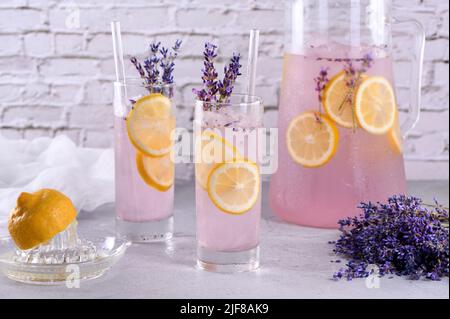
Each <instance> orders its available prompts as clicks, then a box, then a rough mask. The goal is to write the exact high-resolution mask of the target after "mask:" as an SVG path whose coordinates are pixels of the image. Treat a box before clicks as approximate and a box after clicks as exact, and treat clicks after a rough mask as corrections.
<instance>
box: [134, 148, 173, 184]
mask: <svg viewBox="0 0 450 319" xmlns="http://www.w3.org/2000/svg"><path fill="white" fill-rule="evenodd" d="M136 165H137V169H138V172H139V175H140V176H141V178H142V179H143V180H144V181H145V182H146V183H147V185H149V186H151V187H153V188H155V189H157V190H159V191H160V192H166V191H168V190H169V189H170V188H171V187H172V186H173V182H174V179H175V165H174V162H173V161H172V159H171V156H170V154H168V155H166V156H163V157H148V156H145V155H143V154H141V153H137V155H136Z"/></svg>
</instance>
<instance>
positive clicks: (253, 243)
mask: <svg viewBox="0 0 450 319" xmlns="http://www.w3.org/2000/svg"><path fill="white" fill-rule="evenodd" d="M262 118H263V105H262V101H261V100H260V99H259V98H257V97H251V96H246V95H232V96H231V98H230V100H229V101H227V102H203V101H197V102H196V105H195V126H194V135H195V155H196V211H197V264H198V266H199V267H200V268H202V269H205V270H211V271H216V272H240V271H251V270H255V269H257V268H258V267H259V230H260V219H261V177H260V175H261V174H260V167H259V163H258V162H259V161H258V158H259V156H258V130H259V129H260V128H261V127H262Z"/></svg>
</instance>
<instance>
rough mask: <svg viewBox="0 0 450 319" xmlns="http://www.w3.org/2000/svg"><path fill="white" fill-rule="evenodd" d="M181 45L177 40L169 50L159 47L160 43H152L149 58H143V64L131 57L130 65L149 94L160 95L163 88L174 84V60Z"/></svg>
mask: <svg viewBox="0 0 450 319" xmlns="http://www.w3.org/2000/svg"><path fill="white" fill-rule="evenodd" d="M181 45H182V41H181V40H177V41H176V42H175V44H174V46H173V47H172V48H171V50H169V49H167V48H166V47H163V46H161V42H158V43H156V42H154V43H152V44H151V45H150V48H149V56H148V57H147V58H145V60H144V62H143V63H141V62H139V61H138V59H137V58H136V57H131V59H130V61H131V63H133V65H134V66H135V68H136V70H137V71H138V73H139V76H140V78H141V79H142V80H143V85H144V86H145V87H146V88H147V89H148V90H149V92H150V93H161V91H162V87H163V86H167V85H171V84H173V83H174V78H173V71H174V68H175V60H176V58H177V57H178V54H179V52H180V49H181ZM172 93H173V92H172Z"/></svg>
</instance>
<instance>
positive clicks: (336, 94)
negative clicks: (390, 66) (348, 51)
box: [322, 71, 367, 128]
mask: <svg viewBox="0 0 450 319" xmlns="http://www.w3.org/2000/svg"><path fill="white" fill-rule="evenodd" d="M365 78H367V76H366V75H362V76H361V80H363V79H365ZM356 91H357V90H356V89H355V90H354V92H353V96H351V97H349V94H351V92H350V88H349V87H348V85H347V78H346V74H345V72H344V71H342V72H340V73H338V74H337V75H335V76H334V77H333V78H332V79H331V80H330V81H329V82H328V83H327V85H326V87H325V90H324V93H323V98H322V104H323V106H324V108H325V111H326V112H327V115H328V116H329V117H330V118H331V119H332V120H333V121H335V122H336V123H337V124H339V125H340V126H342V127H345V128H353V127H355V125H357V121H356V118H355V115H354V110H353V103H352V101H354V99H355V94H356Z"/></svg>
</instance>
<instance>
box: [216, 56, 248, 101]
mask: <svg viewBox="0 0 450 319" xmlns="http://www.w3.org/2000/svg"><path fill="white" fill-rule="evenodd" d="M240 60H241V55H240V54H233V57H232V58H231V62H230V64H229V66H228V67H225V70H224V71H225V76H224V79H223V81H219V83H218V90H219V95H220V96H219V101H220V102H228V101H229V98H230V95H231V93H233V89H234V84H235V82H236V79H237V78H238V76H240V75H241V73H240V72H239V70H240V69H241V67H242V65H241V64H240Z"/></svg>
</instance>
